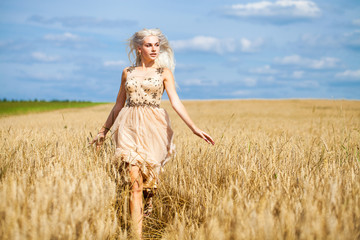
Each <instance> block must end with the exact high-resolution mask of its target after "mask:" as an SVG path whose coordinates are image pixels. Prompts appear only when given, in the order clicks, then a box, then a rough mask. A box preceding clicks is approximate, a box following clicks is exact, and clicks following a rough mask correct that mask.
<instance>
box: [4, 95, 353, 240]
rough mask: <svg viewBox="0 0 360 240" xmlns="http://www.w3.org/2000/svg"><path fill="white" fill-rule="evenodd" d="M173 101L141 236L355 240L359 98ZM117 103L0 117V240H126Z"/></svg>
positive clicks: (126, 194) (166, 105)
mask: <svg viewBox="0 0 360 240" xmlns="http://www.w3.org/2000/svg"><path fill="white" fill-rule="evenodd" d="M184 105H185V106H186V108H187V110H188V112H189V114H190V116H191V117H192V119H193V120H194V122H196V123H197V125H198V126H199V127H200V128H202V129H203V130H205V131H206V132H208V133H210V134H211V136H212V137H213V138H214V140H215V142H216V144H215V146H210V145H208V144H207V143H206V142H205V141H203V140H201V139H199V138H198V137H196V136H195V135H193V134H192V132H191V131H190V130H189V129H188V128H187V127H186V125H185V124H184V123H183V122H182V121H181V119H180V118H179V117H178V116H177V115H176V113H175V112H174V111H173V110H172V109H171V107H170V104H169V102H166V101H165V102H163V103H162V107H164V108H166V109H167V110H168V112H169V114H170V119H171V121H172V122H171V123H172V128H173V130H174V132H175V140H174V141H175V144H176V152H177V153H176V156H174V157H173V158H172V160H171V161H170V162H169V163H168V164H167V165H166V166H165V169H164V172H163V174H162V176H161V182H160V184H159V189H158V191H157V194H156V196H155V198H154V211H153V214H152V215H151V216H150V217H147V218H145V221H144V231H145V232H144V238H145V239H204V240H209V239H229V240H230V239H359V238H360V102H359V101H331V100H329V101H325V100H286V101H285V100H284V101H275V100H274V101H255V100H248V101H247V100H243V101H240V100H237V101H235V100H234V101H184ZM111 108H112V104H105V105H99V106H95V107H91V108H85V109H64V110H56V111H52V112H46V113H37V114H27V115H18V116H9V117H2V118H0V138H1V142H0V144H1V153H0V154H1V155H0V156H1V158H0V167H1V169H0V239H129V238H130V237H131V228H130V222H129V219H130V218H129V209H128V208H129V206H128V199H129V192H128V189H127V187H126V185H124V184H123V175H119V174H118V173H117V170H116V168H115V165H114V164H113V158H112V156H113V152H114V146H113V144H112V142H111V138H110V134H109V135H108V138H107V140H106V142H105V145H104V147H103V148H102V150H101V151H100V152H99V153H96V152H95V151H94V150H93V148H92V147H89V145H88V140H89V139H91V138H92V136H94V135H95V134H96V133H97V130H98V129H99V128H100V127H101V126H102V124H103V123H104V121H105V119H106V117H107V114H108V113H109V111H110V110H111Z"/></svg>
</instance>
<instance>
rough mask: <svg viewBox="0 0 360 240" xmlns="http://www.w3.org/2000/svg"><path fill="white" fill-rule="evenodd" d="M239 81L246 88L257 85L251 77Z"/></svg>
mask: <svg viewBox="0 0 360 240" xmlns="http://www.w3.org/2000/svg"><path fill="white" fill-rule="evenodd" d="M241 81H242V82H243V83H244V84H245V85H246V86H248V87H254V86H256V83H257V79H256V78H252V77H246V78H243V79H242V80H241Z"/></svg>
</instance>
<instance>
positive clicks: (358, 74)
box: [335, 69, 360, 79]
mask: <svg viewBox="0 0 360 240" xmlns="http://www.w3.org/2000/svg"><path fill="white" fill-rule="evenodd" d="M335 76H336V77H338V78H351V79H360V69H358V70H346V71H344V72H341V73H337V74H336V75H335Z"/></svg>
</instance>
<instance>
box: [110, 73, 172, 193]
mask: <svg viewBox="0 0 360 240" xmlns="http://www.w3.org/2000/svg"><path fill="white" fill-rule="evenodd" d="M162 73H163V69H162V68H150V69H148V70H147V71H146V72H145V71H140V70H139V69H137V68H135V67H130V68H128V70H127V78H126V82H125V90H126V104H125V106H124V107H123V108H122V109H121V111H120V112H119V115H118V116H117V118H116V120H115V122H114V124H113V126H112V128H111V131H112V133H113V140H114V141H115V144H116V151H115V156H116V159H118V160H120V161H123V162H126V163H129V164H131V165H137V166H139V167H140V169H141V172H142V176H143V182H144V188H156V187H157V186H156V184H157V180H158V175H159V173H160V171H161V170H162V167H163V166H164V165H165V163H166V162H167V161H168V160H169V158H170V156H171V155H172V153H173V152H174V149H175V146H174V144H173V142H172V140H173V131H172V129H171V126H170V119H169V116H168V114H167V112H166V111H165V109H163V108H160V101H161V96H162V94H163V92H164V83H163V75H162Z"/></svg>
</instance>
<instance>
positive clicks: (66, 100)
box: [0, 98, 91, 103]
mask: <svg viewBox="0 0 360 240" xmlns="http://www.w3.org/2000/svg"><path fill="white" fill-rule="evenodd" d="M0 102H79V103H80V102H83V103H89V102H91V101H84V100H69V99H65V100H58V99H52V100H44V99H37V98H35V99H33V100H32V99H30V100H24V99H20V100H19V99H11V100H10V99H7V98H3V99H0Z"/></svg>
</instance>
